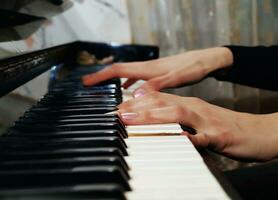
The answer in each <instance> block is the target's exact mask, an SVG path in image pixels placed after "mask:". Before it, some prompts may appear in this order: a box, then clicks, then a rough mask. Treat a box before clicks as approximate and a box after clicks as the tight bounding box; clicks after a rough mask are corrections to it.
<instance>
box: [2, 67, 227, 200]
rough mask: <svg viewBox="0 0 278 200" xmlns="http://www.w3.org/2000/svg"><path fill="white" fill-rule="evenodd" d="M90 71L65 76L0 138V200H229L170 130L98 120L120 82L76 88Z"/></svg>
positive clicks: (116, 96) (116, 99) (117, 98)
mask: <svg viewBox="0 0 278 200" xmlns="http://www.w3.org/2000/svg"><path fill="white" fill-rule="evenodd" d="M92 70H97V69H91V68H78V69H76V70H73V71H72V72H71V73H70V74H69V75H68V76H67V77H66V78H65V79H64V80H62V81H59V82H57V83H56V84H55V85H54V86H53V87H52V88H51V89H50V90H49V92H48V93H47V94H46V95H45V96H44V97H43V98H42V99H41V100H40V101H39V102H38V103H37V104H36V105H34V106H33V107H32V108H31V109H30V110H28V111H27V112H26V113H25V114H24V116H22V117H21V118H20V119H19V120H18V121H16V122H15V124H14V126H12V127H11V128H10V129H9V130H8V131H7V133H6V134H4V135H3V137H1V138H0V180H1V181H0V197H1V198H2V199H44V200H45V199H57V198H58V199H90V200H92V199H99V200H100V199H103V200H104V199H111V200H112V199H121V200H124V199H140V200H143V199H219V200H223V199H229V197H228V196H227V195H226V194H225V192H224V191H223V189H222V188H221V186H220V185H219V184H218V182H217V181H216V179H215V178H214V177H213V175H212V174H211V173H210V171H209V170H208V168H207V167H206V165H205V164H204V162H203V160H202V158H201V156H200V155H199V153H198V152H197V151H196V150H195V148H194V147H193V145H192V144H191V142H190V141H189V140H188V139H187V137H185V136H182V135H180V133H181V131H182V130H181V129H180V127H179V126H178V125H176V124H166V125H149V126H129V127H125V126H124V125H123V123H122V122H121V120H120V119H119V117H118V116H116V115H113V114H108V115H107V114H104V113H107V112H111V111H114V110H115V109H116V108H115V106H116V105H117V104H119V103H121V101H122V93H121V89H120V81H119V80H118V79H116V80H110V81H107V82H105V83H103V84H101V85H98V86H93V87H90V88H84V87H83V86H82V84H81V83H80V81H79V80H80V76H82V75H83V74H86V73H89V72H91V71H92ZM128 134H130V137H129V138H128Z"/></svg>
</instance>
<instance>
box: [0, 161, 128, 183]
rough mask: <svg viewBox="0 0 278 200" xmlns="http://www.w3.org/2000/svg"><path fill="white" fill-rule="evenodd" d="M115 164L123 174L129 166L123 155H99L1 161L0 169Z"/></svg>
mask: <svg viewBox="0 0 278 200" xmlns="http://www.w3.org/2000/svg"><path fill="white" fill-rule="evenodd" d="M111 165H115V166H117V167H119V168H121V169H122V170H123V172H124V173H125V176H126V177H128V178H129V175H128V173H127V171H128V169H129V167H128V165H127V163H126V162H125V160H124V159H123V157H116V156H105V157H104V156H99V157H74V158H62V159H60V158H59V159H44V160H36V159H33V160H16V161H2V162H1V163H0V171H1V170H5V171H14V170H38V169H73V168H74V167H96V166H111Z"/></svg>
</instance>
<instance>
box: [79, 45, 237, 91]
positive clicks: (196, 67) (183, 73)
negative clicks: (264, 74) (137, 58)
mask: <svg viewBox="0 0 278 200" xmlns="http://www.w3.org/2000/svg"><path fill="white" fill-rule="evenodd" d="M232 63H233V55H232V53H231V51H230V50H229V49H228V48H226V47H215V48H209V49H203V50H196V51H189V52H186V53H182V54H179V55H175V56H170V57H165V58H160V59H157V60H151V61H145V62H132V63H116V64H113V65H111V66H110V67H107V68H105V69H103V70H102V71H99V72H97V73H93V74H90V75H86V76H84V77H83V84H84V85H86V86H90V85H95V84H97V83H99V82H102V81H105V80H108V79H111V78H115V77H121V78H128V80H127V81H126V82H125V83H124V84H123V87H124V88H128V87H129V86H131V85H132V84H134V83H135V82H136V81H137V80H146V81H147V82H146V83H144V84H143V85H142V86H141V87H140V89H141V90H139V89H137V90H136V91H135V94H136V93H137V92H139V91H141V93H142V91H144V92H149V91H153V90H154V91H158V90H160V89H163V88H170V87H176V86H180V85H184V84H192V83H195V82H198V81H200V80H202V79H203V78H204V77H206V75H207V74H209V73H210V72H212V71H215V70H216V69H219V68H224V67H228V66H230V65H232Z"/></svg>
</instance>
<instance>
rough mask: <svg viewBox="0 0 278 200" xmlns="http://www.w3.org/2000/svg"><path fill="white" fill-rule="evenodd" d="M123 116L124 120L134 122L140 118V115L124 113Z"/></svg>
mask: <svg viewBox="0 0 278 200" xmlns="http://www.w3.org/2000/svg"><path fill="white" fill-rule="evenodd" d="M121 116H122V118H123V119H124V120H132V119H135V118H136V117H137V116H138V113H122V114H121Z"/></svg>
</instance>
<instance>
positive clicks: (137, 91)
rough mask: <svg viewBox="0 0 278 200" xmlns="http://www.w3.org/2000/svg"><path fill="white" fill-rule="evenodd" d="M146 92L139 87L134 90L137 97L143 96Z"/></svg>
mask: <svg viewBox="0 0 278 200" xmlns="http://www.w3.org/2000/svg"><path fill="white" fill-rule="evenodd" d="M145 93H146V92H145V90H143V89H138V90H136V91H135V92H134V97H135V98H137V97H140V96H143V95H144V94H145Z"/></svg>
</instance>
